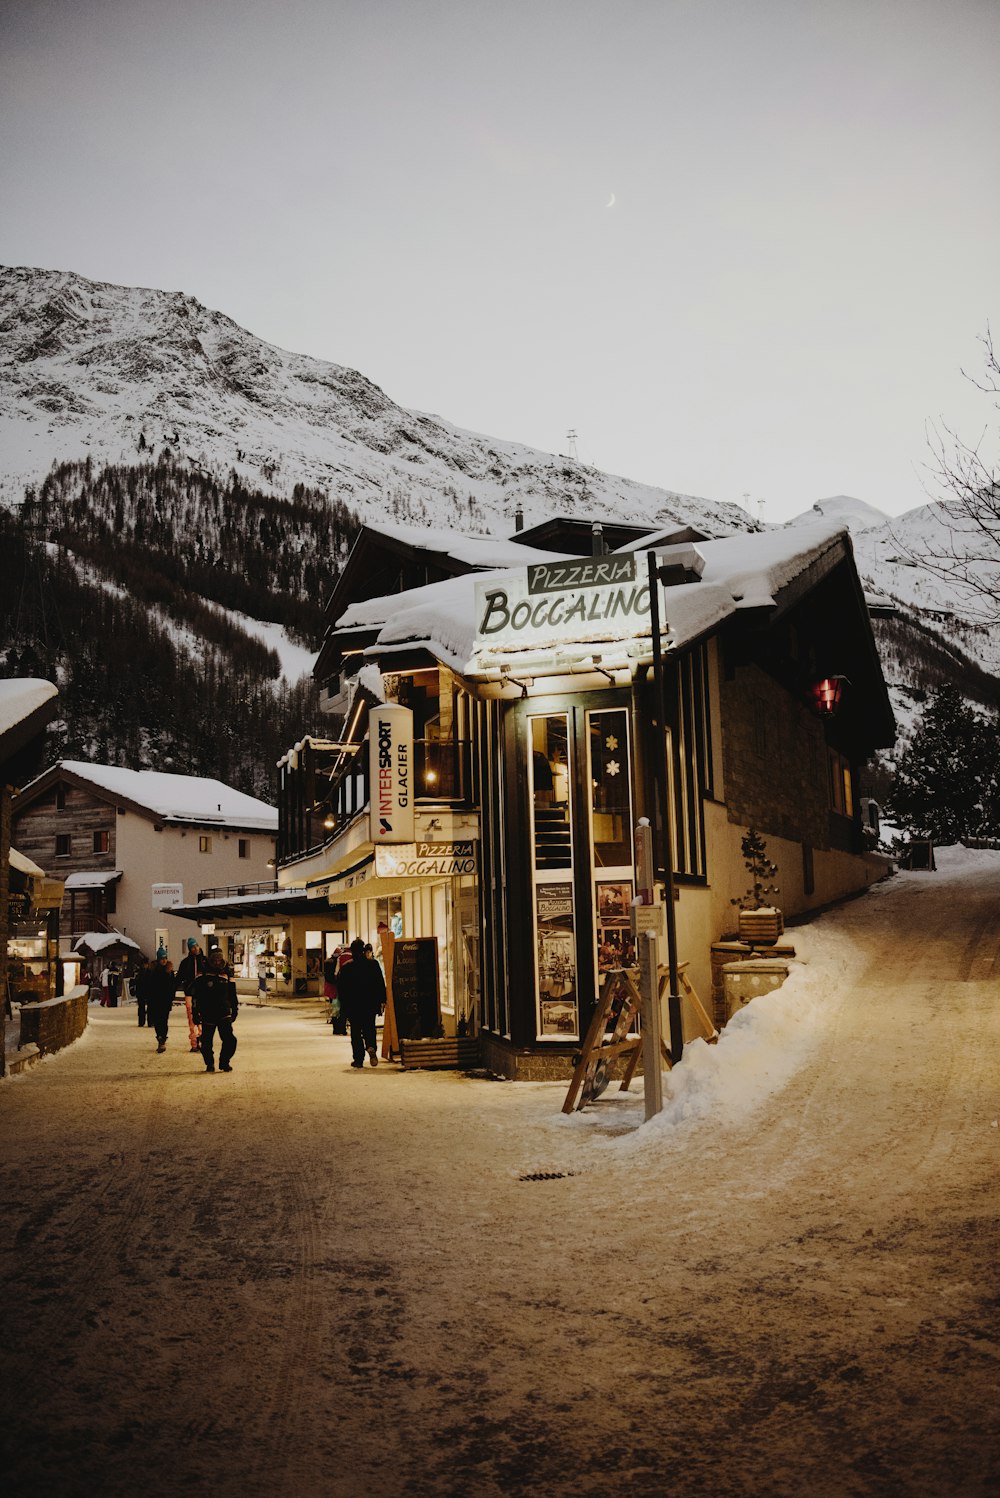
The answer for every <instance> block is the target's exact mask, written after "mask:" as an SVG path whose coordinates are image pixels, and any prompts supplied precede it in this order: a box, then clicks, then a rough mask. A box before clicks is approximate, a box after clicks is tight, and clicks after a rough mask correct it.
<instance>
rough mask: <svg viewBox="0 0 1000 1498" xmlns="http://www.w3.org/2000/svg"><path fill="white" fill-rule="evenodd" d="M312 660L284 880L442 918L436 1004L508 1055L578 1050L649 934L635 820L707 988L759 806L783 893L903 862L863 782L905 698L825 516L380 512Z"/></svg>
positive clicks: (289, 783) (552, 1069)
mask: <svg viewBox="0 0 1000 1498" xmlns="http://www.w3.org/2000/svg"><path fill="white" fill-rule="evenodd" d="M611 547H613V548H614V549H609V548H611ZM315 674H316V677H317V679H318V681H319V684H320V686H321V689H322V691H323V700H324V702H325V704H326V706H327V708H328V710H329V711H330V712H331V714H332V715H333V716H332V717H331V732H330V735H329V737H328V738H325V739H322V740H319V739H314V738H309V739H304V740H302V741H301V742H300V743H298V744H296V745H295V746H294V748H293V749H292V750H290V751H289V753H288V754H287V755H286V757H285V759H284V760H283V762H282V765H281V779H280V790H279V813H280V823H279V841H278V880H279V884H280V885H281V886H282V887H283V888H287V889H289V890H291V889H301V890H303V891H304V892H307V893H308V894H309V895H311V896H312V897H314V898H315V897H316V896H317V895H320V896H322V897H323V898H325V899H327V900H328V901H329V903H330V904H331V905H336V906H341V905H345V906H346V910H347V926H348V931H349V935H350V936H354V935H361V936H362V937H363V938H365V939H368V940H372V941H373V942H376V943H377V941H378V940H379V936H380V933H381V932H384V931H390V932H392V933H393V934H394V935H395V936H396V937H397V938H399V937H402V938H404V939H407V938H413V939H415V940H416V941H423V942H424V943H425V944H429V945H430V946H431V947H432V948H433V949H434V955H435V959H436V963H437V969H438V975H437V989H438V1016H437V1018H438V1023H439V1026H440V1030H441V1031H443V1033H445V1034H455V1033H459V1034H463V1033H466V1032H471V1033H475V1034H478V1036H479V1037H480V1040H481V1043H482V1050H483V1055H484V1059H485V1061H486V1063H487V1064H488V1065H489V1066H490V1067H492V1068H493V1069H494V1070H495V1071H497V1072H501V1073H504V1074H507V1075H509V1076H512V1077H541V1076H561V1075H567V1074H568V1072H569V1070H570V1067H571V1060H572V1057H573V1055H574V1053H575V1052H576V1051H578V1049H579V1042H580V1038H581V1036H582V1035H583V1034H584V1033H585V1031H586V1027H587V1024H588V1020H589V1016H590V1014H591V1013H592V1010H593V1007H594V1004H595V1001H596V998H597V995H598V993H599V989H600V986H601V984H602V982H603V981H604V979H605V975H606V974H607V973H608V972H609V971H611V970H612V969H613V968H616V967H620V966H623V965H626V966H627V965H629V964H630V963H631V962H632V961H633V959H634V945H633V940H632V936H631V929H630V923H629V907H630V905H631V902H632V900H633V898H634V896H635V893H636V873H635V862H636V849H635V846H634V829H635V827H636V824H637V822H638V820H639V818H640V817H643V816H644V817H646V818H648V819H649V821H650V822H651V824H652V828H653V834H654V836H653V847H654V855H655V858H656V861H657V863H658V868H657V877H658V881H659V884H660V891H661V894H662V889H663V886H664V884H665V877H664V876H665V872H666V871H665V867H664V858H665V854H664V847H665V838H664V833H665V831H666V830H667V829H668V828H669V831H670V845H671V847H672V849H673V859H672V862H673V876H674V878H673V884H674V887H675V893H676V900H675V903H674V910H675V915H676V922H675V924H676V932H677V947H678V955H679V957H680V959H681V960H682V961H686V962H687V963H688V964H689V967H688V972H689V974H690V976H691V977H692V979H693V981H694V984H695V986H696V988H697V989H698V990H699V991H700V992H702V993H705V992H707V990H708V987H709V982H710V973H709V969H710V953H711V948H712V945H713V943H716V942H718V941H719V940H720V938H723V937H725V936H727V935H728V934H729V933H731V932H732V930H733V928H734V926H735V923H736V922H735V912H734V908H733V900H734V898H736V897H738V896H740V895H741V894H742V893H743V891H744V890H745V889H746V886H747V875H746V871H745V869H744V867H743V862H742V857H741V840H742V838H743V836H744V834H745V833H746V831H747V830H748V829H749V828H750V827H754V828H756V829H757V830H758V831H759V832H760V833H761V834H762V835H763V836H764V837H765V838H766V840H767V844H768V853H769V856H770V857H771V858H772V859H773V860H774V862H775V863H776V864H777V865H778V869H779V873H778V875H777V879H776V882H777V883H778V884H779V886H780V890H781V895H780V901H779V903H780V905H781V907H782V908H783V910H784V912H785V914H786V916H794V915H795V914H797V913H801V912H803V911H806V910H808V909H810V908H815V907H817V906H821V905H823V904H825V903H827V902H829V901H831V900H833V899H835V898H838V897H840V896H843V895H846V894H848V893H850V892H853V891H856V890H859V889H863V888H864V887H865V886H866V885H867V884H868V883H870V882H871V881H872V880H873V879H875V878H877V877H879V876H880V875H881V874H882V873H883V872H884V870H885V862H884V860H880V859H879V858H878V857H877V856H876V855H875V854H874V853H873V852H872V851H871V848H870V845H869V840H868V839H867V838H866V834H865V828H864V826H863V824H862V819H861V812H860V803H859V797H858V794H857V786H858V777H859V772H860V770H861V767H862V765H863V764H864V762H865V761H866V760H867V759H869V757H870V756H871V755H872V753H873V752H874V751H875V750H876V749H878V748H880V747H885V746H888V745H890V744H891V743H892V742H893V739H894V736H895V725H894V722H893V717H892V712H891V708H890V705H889V700H888V695H887V692H886V687H885V683H884V680H883V677H882V673H881V669H880V665H879V660H878V655H877V652H876V649H875V644H874V640H873V637H872V632H871V628H870V624H869V619H868V614H867V611H866V608H865V602H864V598H863V595H862V591H861V587H860V584H859V581H858V576H857V572H856V569H855V566H854V560H853V554H852V549H851V543H850V539H849V536H848V534H847V532H846V531H845V530H844V529H842V528H839V527H836V526H834V525H831V524H830V523H829V522H826V521H823V522H818V523H809V524H804V525H797V526H788V527H784V528H782V529H780V530H774V531H769V532H767V533H740V534H738V535H734V536H728V537H724V538H717V539H710V538H707V537H704V536H701V535H699V534H697V533H696V532H694V531H692V530H691V529H690V528H686V529H684V530H681V531H673V532H666V531H664V532H655V533H650V532H648V531H646V530H644V529H643V528H640V527H633V526H614V527H607V528H602V526H601V525H600V524H598V523H594V524H591V523H590V522H580V521H551V522H547V523H546V524H545V525H544V526H539V527H536V528H534V529H533V530H530V531H520V532H519V533H518V534H517V535H516V536H515V537H513V538H511V539H509V540H490V539H485V538H482V537H465V536H460V535H455V534H453V533H433V532H427V531H418V530H416V529H409V528H403V527H392V526H385V527H381V528H378V527H373V526H367V527H365V528H364V530H363V531H362V533H361V535H360V537H359V539H358V541H357V543H356V545H355V548H354V550H353V552H352V555H351V557H350V558H349V560H348V564H347V566H346V568H345V571H344V572H343V574H342V576H341V578H340V580H339V582H338V585H337V588H336V590H335V592H334V594H333V596H332V598H331V601H330V605H329V609H328V616H327V630H326V636H325V639H324V642H323V647H322V650H321V652H320V655H319V658H318V661H317V665H316V668H315ZM838 698H839V706H838V704H837V702H835V700H834V699H838ZM834 706H838V710H837V711H836V712H832V711H830V709H831V708H833V707H834ZM370 728H371V729H372V730H373V732H372V733H371V734H370V733H369V730H370ZM370 739H371V740H373V741H374V745H375V754H374V757H372V754H371V743H370ZM380 750H381V754H380ZM372 764H373V765H374V773H375V777H376V782H375V798H374V801H375V804H374V805H373V804H372V795H371V787H372V779H371V769H370V766H371V765H372ZM683 1022H684V1023H685V1024H686V1025H688V1027H689V1028H691V1016H690V1015H688V1014H685V1015H684V1016H683ZM428 1023H429V1022H428V1020H427V1018H426V1016H425V1017H424V1019H423V1024H424V1026H425V1030H424V1033H426V1027H427V1025H428Z"/></svg>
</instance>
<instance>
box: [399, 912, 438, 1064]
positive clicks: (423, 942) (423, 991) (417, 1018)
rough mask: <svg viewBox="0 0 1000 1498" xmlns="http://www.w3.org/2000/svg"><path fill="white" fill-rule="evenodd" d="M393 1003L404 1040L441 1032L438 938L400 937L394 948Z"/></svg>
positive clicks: (401, 1036)
mask: <svg viewBox="0 0 1000 1498" xmlns="http://www.w3.org/2000/svg"><path fill="white" fill-rule="evenodd" d="M392 1006H393V1009H394V1011H395V1016H396V1029H397V1032H398V1034H399V1036H400V1039H402V1040H429V1039H431V1038H432V1037H433V1036H435V1035H439V1034H440V1032H441V1005H440V999H439V995H438V949H437V937H435V936H414V937H410V938H408V939H405V938H402V937H397V939H396V941H395V942H394V943H393V950H392Z"/></svg>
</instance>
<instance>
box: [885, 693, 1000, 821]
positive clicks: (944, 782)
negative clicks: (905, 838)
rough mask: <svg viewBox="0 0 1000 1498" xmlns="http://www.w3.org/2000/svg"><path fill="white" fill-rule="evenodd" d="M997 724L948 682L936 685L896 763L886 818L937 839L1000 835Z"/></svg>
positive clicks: (999, 766) (999, 769)
mask: <svg viewBox="0 0 1000 1498" xmlns="http://www.w3.org/2000/svg"><path fill="white" fill-rule="evenodd" d="M997 726H998V725H997V722H996V720H995V719H994V720H992V721H990V720H987V719H986V718H984V717H982V716H981V715H980V714H979V713H977V712H976V711H975V709H974V708H972V707H970V706H969V704H968V703H967V702H966V701H965V699H964V698H963V697H962V696H961V694H960V693H959V691H958V689H957V688H956V687H955V686H953V685H952V684H951V683H945V684H944V685H943V686H941V687H939V688H938V690H937V691H936V692H935V693H934V695H933V696H932V698H931V699H930V701H929V702H928V704H927V707H926V709H925V710H924V713H923V716H922V717H921V720H920V723H919V725H918V726H917V729H916V731H915V733H914V735H913V739H912V742H911V743H910V746H909V748H908V749H907V750H906V751H905V752H904V753H903V755H902V756H901V757H900V759H899V761H898V763H897V765H896V773H895V776H894V779H893V782H892V786H891V790H890V800H889V813H890V816H891V817H892V818H894V819H895V820H896V821H897V822H899V824H900V825H901V826H903V827H904V828H906V829H907V830H908V831H909V832H910V833H912V834H913V835H914V836H916V837H930V838H933V839H934V841H935V842H939V843H953V842H958V841H960V840H961V839H962V838H968V837H995V836H996V835H997V834H998V833H1000V821H998V817H1000V752H998V748H997Z"/></svg>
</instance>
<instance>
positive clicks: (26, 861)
mask: <svg viewBox="0 0 1000 1498" xmlns="http://www.w3.org/2000/svg"><path fill="white" fill-rule="evenodd" d="M10 866H11V868H12V869H16V870H17V872H18V873H19V874H25V875H27V876H28V877H29V878H31V879H44V878H45V870H44V869H40V868H39V867H38V864H37V863H35V862H34V861H33V860H32V859H30V858H28V856H27V855H26V854H24V853H19V852H18V851H17V849H16V848H11V850H10Z"/></svg>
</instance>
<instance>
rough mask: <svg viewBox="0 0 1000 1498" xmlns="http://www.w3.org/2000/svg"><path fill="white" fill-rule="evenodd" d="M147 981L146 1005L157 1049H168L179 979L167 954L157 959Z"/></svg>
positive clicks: (146, 977)
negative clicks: (172, 1007) (168, 1034)
mask: <svg viewBox="0 0 1000 1498" xmlns="http://www.w3.org/2000/svg"><path fill="white" fill-rule="evenodd" d="M144 976H145V980H146V1005H147V1010H148V1013H149V1019H150V1023H151V1024H152V1026H153V1029H154V1030H155V1031H156V1049H157V1051H165V1050H166V1049H167V1021H168V1020H169V1019H170V1009H171V1006H172V1004H173V1002H174V990H175V989H176V987H177V978H176V977H175V975H174V965H173V963H172V962H171V961H170V959H169V957H168V956H167V955H166V953H164V954H163V956H162V957H157V959H156V961H155V962H154V963H153V966H152V967H151V968H150V969H149V970H148V972H147V973H146V974H145V975H144Z"/></svg>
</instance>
